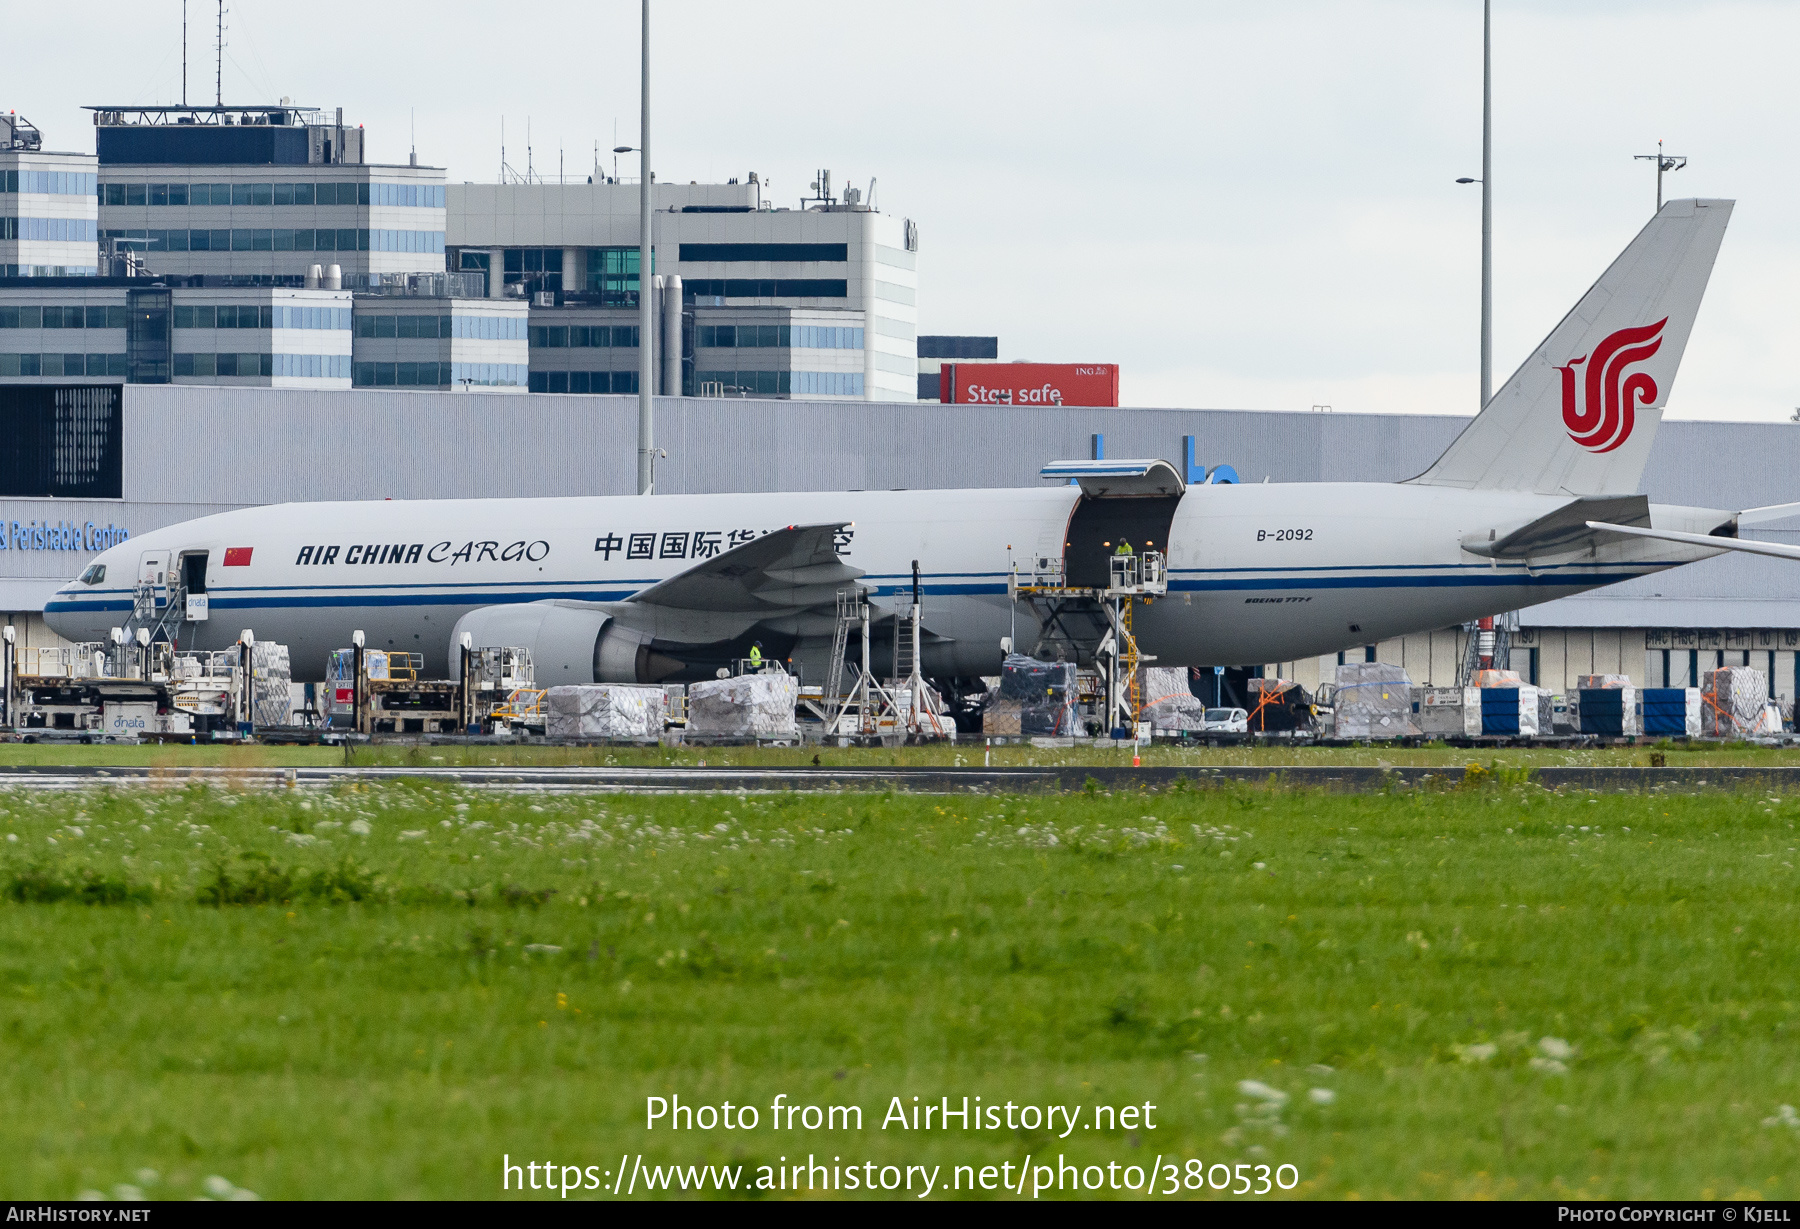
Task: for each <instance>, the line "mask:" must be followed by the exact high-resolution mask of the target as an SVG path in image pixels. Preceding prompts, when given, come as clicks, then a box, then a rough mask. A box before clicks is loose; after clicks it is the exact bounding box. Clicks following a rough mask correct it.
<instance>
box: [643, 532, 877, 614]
mask: <svg viewBox="0 0 1800 1229" xmlns="http://www.w3.org/2000/svg"><path fill="white" fill-rule="evenodd" d="M849 527H850V523H849V522H847V521H844V522H838V523H836V524H827V525H789V526H788V527H787V528H786V529H777V530H775V531H774V532H773V533H767V534H764V535H763V536H762V537H760V538H755V539H752V540H751V541H749V542H745V543H744V544H743V545H741V546H734V547H732V548H731V549H730V550H728V551H726V552H724V553H723V554H720V555H715V556H713V557H712V558H711V559H707V560H704V561H703V562H701V563H697V564H695V565H694V566H693V567H691V568H689V569H688V570H687V571H685V572H680V573H677V574H676V575H674V576H671V577H669V579H667V580H663V581H658V582H657V583H656V584H654V585H651V586H650V587H649V588H648V589H645V590H643V591H642V592H639V593H636V594H633V595H632V596H631V597H630V598H629V599H628V601H630V602H632V603H636V604H640V605H646V606H661V607H668V608H672V609H676V610H685V611H708V612H752V611H753V612H766V611H771V610H794V609H805V608H806V607H810V606H825V605H835V603H836V599H837V592H838V590H839V589H843V588H847V587H852V586H853V585H854V582H855V581H856V580H857V579H858V578H859V577H861V576H862V575H863V570H862V569H861V568H857V567H852V566H851V565H849V564H848V563H845V562H844V561H843V560H842V559H840V558H839V557H838V553H837V534H838V531H839V530H843V529H848V528H849Z"/></svg>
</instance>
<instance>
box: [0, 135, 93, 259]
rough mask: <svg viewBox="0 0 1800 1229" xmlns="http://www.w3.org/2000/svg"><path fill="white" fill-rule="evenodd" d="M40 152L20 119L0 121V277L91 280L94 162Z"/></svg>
mask: <svg viewBox="0 0 1800 1229" xmlns="http://www.w3.org/2000/svg"><path fill="white" fill-rule="evenodd" d="M43 146H44V139H43V134H41V133H40V132H39V131H38V130H37V128H36V127H35V126H34V125H33V124H32V123H31V122H30V121H29V120H27V119H26V118H25V117H24V116H22V115H19V114H17V113H14V112H9V113H7V114H5V115H0V277H92V276H93V275H94V274H95V273H96V272H97V271H98V268H97V266H96V263H95V262H96V256H95V253H96V252H97V250H98V249H97V248H96V246H95V235H96V228H97V225H98V222H97V218H96V212H95V207H94V184H95V177H96V163H95V160H94V156H93V155H92V154H72V153H59V152H57V151H55V150H47V149H45V148H44V147H43Z"/></svg>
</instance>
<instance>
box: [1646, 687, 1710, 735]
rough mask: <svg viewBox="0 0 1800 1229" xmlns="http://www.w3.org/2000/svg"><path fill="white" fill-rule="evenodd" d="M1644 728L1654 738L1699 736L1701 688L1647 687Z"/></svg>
mask: <svg viewBox="0 0 1800 1229" xmlns="http://www.w3.org/2000/svg"><path fill="white" fill-rule="evenodd" d="M1639 694H1641V695H1642V696H1643V698H1644V720H1643V727H1642V728H1643V731H1644V733H1645V734H1647V735H1649V736H1651V737H1652V738H1698V737H1700V711H1701V703H1700V689H1699V688H1698V687H1646V688H1644V690H1643V691H1642V692H1641V693H1639Z"/></svg>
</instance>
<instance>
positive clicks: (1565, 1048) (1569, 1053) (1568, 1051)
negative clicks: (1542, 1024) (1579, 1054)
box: [1538, 1037, 1575, 1061]
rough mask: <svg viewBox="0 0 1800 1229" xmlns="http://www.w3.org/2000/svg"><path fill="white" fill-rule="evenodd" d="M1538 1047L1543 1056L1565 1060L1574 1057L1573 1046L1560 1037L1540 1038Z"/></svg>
mask: <svg viewBox="0 0 1800 1229" xmlns="http://www.w3.org/2000/svg"><path fill="white" fill-rule="evenodd" d="M1538 1049H1539V1050H1542V1051H1543V1053H1544V1057H1545V1058H1554V1059H1557V1060H1558V1061H1566V1060H1568V1059H1571V1058H1574V1057H1575V1047H1574V1046H1572V1045H1570V1044H1569V1043H1568V1042H1566V1041H1564V1040H1563V1039H1562V1038H1561V1037H1543V1038H1540V1039H1539V1040H1538Z"/></svg>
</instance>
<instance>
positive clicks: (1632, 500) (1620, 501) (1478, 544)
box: [1463, 495, 1650, 559]
mask: <svg viewBox="0 0 1800 1229" xmlns="http://www.w3.org/2000/svg"><path fill="white" fill-rule="evenodd" d="M1590 517H1604V518H1605V519H1606V520H1608V521H1618V522H1621V523H1623V524H1626V525H1648V524H1649V523H1650V501H1649V499H1647V498H1646V497H1644V496H1642V495H1593V496H1589V497H1587V498H1585V499H1575V500H1571V501H1569V502H1568V503H1566V504H1564V505H1563V506H1562V507H1560V508H1558V509H1556V510H1555V511H1554V512H1551V513H1549V514H1547V515H1545V516H1540V517H1538V519H1537V520H1535V521H1533V522H1531V523H1530V524H1529V525H1526V526H1524V527H1523V528H1520V529H1515V530H1513V531H1512V532H1511V533H1509V534H1507V535H1506V536H1505V537H1503V538H1499V539H1497V540H1496V538H1495V537H1494V531H1493V530H1489V531H1488V534H1489V537H1488V540H1487V541H1485V542H1484V541H1482V540H1480V539H1479V538H1476V539H1473V540H1471V539H1468V538H1465V539H1463V549H1464V550H1466V551H1468V552H1469V553H1470V554H1472V555H1485V556H1487V557H1488V558H1492V559H1523V558H1525V557H1526V556H1528V555H1549V554H1554V553H1556V552H1557V551H1561V550H1568V549H1570V548H1572V547H1574V546H1577V545H1581V546H1585V545H1587V544H1588V543H1590V542H1594V541H1596V540H1598V538H1599V535H1598V533H1597V532H1596V530H1595V529H1594V528H1593V525H1594V521H1592V520H1590V519H1589V518H1590Z"/></svg>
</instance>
